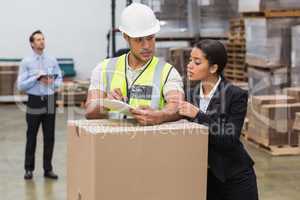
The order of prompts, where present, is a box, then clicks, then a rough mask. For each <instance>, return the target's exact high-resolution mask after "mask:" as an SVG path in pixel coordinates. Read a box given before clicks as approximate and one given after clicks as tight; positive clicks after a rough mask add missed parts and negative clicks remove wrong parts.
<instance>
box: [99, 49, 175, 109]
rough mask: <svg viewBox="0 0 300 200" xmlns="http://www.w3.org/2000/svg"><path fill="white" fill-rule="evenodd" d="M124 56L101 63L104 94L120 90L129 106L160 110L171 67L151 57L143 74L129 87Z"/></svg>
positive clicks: (163, 103)
mask: <svg viewBox="0 0 300 200" xmlns="http://www.w3.org/2000/svg"><path fill="white" fill-rule="evenodd" d="M126 56H127V55H126V54H124V55H122V56H120V57H116V58H111V59H106V60H104V61H103V62H102V63H101V67H102V72H101V73H102V74H101V78H103V81H104V85H105V86H106V92H110V91H113V90H114V89H117V88H120V89H121V91H122V95H123V96H124V97H127V98H128V102H127V103H128V104H129V105H131V106H133V107H138V106H150V107H151V108H153V109H162V108H163V107H164V105H165V99H164V96H163V86H164V84H165V82H166V80H167V78H168V76H169V73H170V71H171V68H172V66H171V65H170V64H169V63H167V62H165V61H164V60H163V59H159V58H157V57H153V58H152V60H151V61H150V63H149V64H148V65H147V66H146V67H145V69H144V70H143V72H141V74H140V75H139V76H138V77H137V78H136V79H135V80H134V81H133V83H132V85H131V86H129V85H128V82H127V78H126V68H127V67H126Z"/></svg>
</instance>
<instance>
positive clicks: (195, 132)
mask: <svg viewBox="0 0 300 200" xmlns="http://www.w3.org/2000/svg"><path fill="white" fill-rule="evenodd" d="M207 148H208V129H207V128H205V127H203V126H201V125H198V124H195V123H190V122H187V121H185V122H182V123H181V122H173V123H166V124H162V125H157V126H138V125H137V124H136V123H134V121H116V120H115V121H112V120H92V121H88V120H83V121H70V122H69V123H68V173H67V174H68V186H67V190H68V200H74V199H76V200H77V199H88V200H101V199H105V200H114V199H125V200H135V199H143V200H150V199H151V200H152V199H155V200H182V199H189V200H196V199H197V200H205V199H206V181H207Z"/></svg>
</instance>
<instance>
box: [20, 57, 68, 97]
mask: <svg viewBox="0 0 300 200" xmlns="http://www.w3.org/2000/svg"><path fill="white" fill-rule="evenodd" d="M41 75H51V76H52V75H54V76H56V77H55V80H54V82H53V84H49V85H45V84H43V83H41V82H40V81H38V78H39V77H40V76H41ZM61 84H62V73H61V70H60V68H59V66H58V62H57V60H56V59H55V58H51V57H49V56H47V55H45V54H42V55H38V54H36V53H35V52H34V53H33V54H32V55H31V56H29V57H26V58H24V59H23V60H22V62H21V64H20V70H19V76H18V80H17V87H18V89H19V90H20V91H24V92H26V93H27V94H31V95H36V96H46V95H52V94H54V93H55V90H56V89H57V88H59V87H60V85H61Z"/></svg>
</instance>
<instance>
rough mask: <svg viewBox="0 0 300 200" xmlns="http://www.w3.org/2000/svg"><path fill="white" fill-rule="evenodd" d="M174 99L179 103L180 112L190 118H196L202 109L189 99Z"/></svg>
mask: <svg viewBox="0 0 300 200" xmlns="http://www.w3.org/2000/svg"><path fill="white" fill-rule="evenodd" d="M175 101H176V100H174V102H173V103H176V104H177V105H178V113H179V114H180V115H182V116H186V117H189V118H195V117H196V116H197V114H198V112H199V111H200V109H199V108H198V107H196V106H194V105H193V104H191V103H189V102H187V101H176V102H175Z"/></svg>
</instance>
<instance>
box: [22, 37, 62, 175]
mask: <svg viewBox="0 0 300 200" xmlns="http://www.w3.org/2000/svg"><path fill="white" fill-rule="evenodd" d="M29 41H30V44H31V47H32V49H33V54H32V55H31V56H29V57H26V58H24V59H23V60H22V62H21V66H20V72H19V77H18V80H17V85H18V89H19V90H21V91H24V92H26V93H27V94H28V102H27V111H26V122H27V142H26V154H25V176H24V179H26V180H28V179H32V177H33V170H34V167H35V166H34V165H35V149H36V138H37V133H38V129H39V126H40V124H42V129H43V136H44V154H43V160H44V162H43V167H44V176H45V177H46V178H50V179H57V178H58V176H57V175H56V174H55V173H54V172H53V170H52V164H51V162H52V154H53V147H54V131H55V102H56V101H55V90H56V89H57V88H58V87H59V86H60V85H61V83H62V74H61V71H60V68H59V66H58V63H57V61H56V59H54V58H51V57H49V56H48V55H46V54H45V53H44V49H45V39H44V36H43V33H42V32H41V31H35V32H34V33H32V34H31V36H30V38H29Z"/></svg>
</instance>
